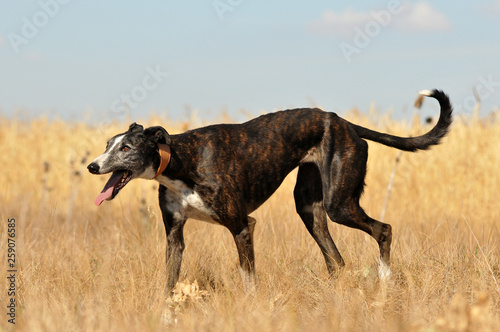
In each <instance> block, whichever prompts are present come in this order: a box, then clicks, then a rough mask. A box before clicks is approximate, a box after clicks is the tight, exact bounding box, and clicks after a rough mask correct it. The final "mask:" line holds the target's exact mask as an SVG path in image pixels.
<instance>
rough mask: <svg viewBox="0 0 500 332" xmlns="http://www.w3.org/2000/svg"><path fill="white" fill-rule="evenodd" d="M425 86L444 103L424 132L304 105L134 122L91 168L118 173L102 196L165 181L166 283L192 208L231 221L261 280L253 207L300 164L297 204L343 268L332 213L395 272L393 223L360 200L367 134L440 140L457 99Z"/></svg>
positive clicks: (403, 146)
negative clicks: (183, 125) (233, 115)
mask: <svg viewBox="0 0 500 332" xmlns="http://www.w3.org/2000/svg"><path fill="white" fill-rule="evenodd" d="M420 95H421V96H427V97H432V98H435V99H436V100H437V101H438V102H439V105H440V109H441V110H440V116H439V120H438V121H437V123H436V125H435V126H434V127H433V128H432V129H431V130H430V131H429V132H428V133H426V134H424V135H422V136H418V137H408V138H403V137H397V136H393V135H389V134H384V133H379V132H376V131H373V130H370V129H367V128H364V127H361V126H358V125H356V124H353V123H350V122H348V121H346V120H344V119H342V118H340V117H339V116H337V115H336V114H335V113H330V112H324V111H322V110H320V109H317V108H302V109H292V110H285V111H279V112H275V113H270V114H265V115H262V116H260V117H257V118H255V119H253V120H250V121H248V122H245V123H242V124H218V125H211V126H207V127H203V128H199V129H195V130H189V131H187V132H185V133H182V134H178V135H169V134H168V132H167V131H166V130H165V129H164V128H162V127H160V126H154V127H150V128H146V129H144V128H143V126H141V125H139V124H136V123H133V124H131V125H130V127H129V129H128V131H126V132H124V133H122V134H118V135H116V136H114V137H113V138H111V139H110V140H109V141H108V143H107V146H106V150H105V152H104V153H103V154H102V155H100V156H99V157H97V158H96V159H95V160H94V161H93V162H92V163H90V164H89V165H88V170H89V171H90V173H92V174H107V173H112V175H111V177H110V179H109V181H108V182H107V183H106V185H105V186H104V189H103V190H102V192H101V194H99V196H98V197H97V198H96V200H95V204H96V205H100V204H101V203H102V202H103V201H104V200H112V199H113V198H114V197H115V196H116V195H117V194H118V193H119V192H120V190H122V189H123V187H125V185H126V184H127V183H128V182H130V181H131V180H133V179H138V178H142V179H154V180H156V181H158V182H159V203H160V209H161V212H162V217H163V222H164V224H165V230H166V237H167V250H166V271H167V281H166V287H165V291H166V293H167V294H168V293H170V291H171V290H172V289H173V288H174V286H175V284H176V283H177V281H178V279H179V272H180V267H181V261H182V253H183V251H184V247H185V245H184V236H183V228H184V225H185V223H186V220H187V218H194V219H198V220H202V221H207V222H211V223H215V224H219V225H222V226H225V227H226V228H227V229H229V231H230V232H231V234H232V235H233V237H234V241H235V243H236V248H237V250H238V256H239V264H240V272H241V275H242V279H243V285H244V288H245V290H246V291H247V292H248V291H251V290H252V289H255V286H256V274H255V263H254V249H253V231H254V227H255V224H256V220H255V219H254V218H253V217H250V216H249V214H250V213H252V211H254V210H255V209H257V208H258V207H259V206H261V205H262V204H263V203H264V202H265V201H266V200H267V199H268V198H269V197H270V196H271V195H272V194H273V193H274V191H275V190H276V189H277V188H278V187H279V186H280V184H281V183H282V181H283V180H284V179H285V177H286V176H287V174H289V173H290V172H291V171H292V170H293V169H295V168H296V167H298V175H297V183H296V185H295V189H294V199H295V204H296V210H297V213H298V214H299V216H300V218H301V219H302V221H303V222H304V224H305V226H306V228H307V230H308V231H309V233H310V234H311V235H312V237H313V238H314V240H315V241H316V242H317V244H318V245H319V247H320V249H321V252H322V253H323V255H324V258H325V261H326V266H327V269H328V272H329V274H330V275H331V276H335V274H336V273H337V271H338V269H339V268H341V267H342V266H344V265H345V263H344V260H343V259H342V256H341V255H340V253H339V251H338V250H337V247H336V246H335V243H334V242H333V240H332V238H331V236H330V233H329V231H328V226H327V218H326V217H327V216H328V217H329V219H331V220H332V221H334V222H336V223H339V224H342V225H345V226H348V227H352V228H356V229H360V230H362V231H364V232H366V233H367V234H369V235H371V236H372V237H373V238H374V239H375V241H377V243H378V245H379V250H380V261H379V277H380V278H381V279H383V278H387V277H388V276H389V275H390V273H391V270H390V249H391V240H392V228H391V226H390V225H389V224H385V223H382V222H380V221H377V220H375V219H372V218H370V217H369V216H368V215H367V214H366V213H365V212H364V210H363V209H362V208H361V207H360V205H359V199H360V196H361V194H362V192H363V187H364V185H365V174H366V162H367V158H368V144H367V142H366V141H365V140H371V141H374V142H378V143H381V144H384V145H387V146H390V147H393V148H396V149H400V150H404V151H416V150H426V149H428V148H429V147H430V146H433V145H436V144H439V143H440V141H441V139H442V138H443V137H444V136H445V135H446V134H447V132H448V130H449V127H450V125H451V123H452V106H451V104H450V100H449V98H448V96H447V95H446V94H445V93H444V92H442V91H440V90H424V91H421V92H420Z"/></svg>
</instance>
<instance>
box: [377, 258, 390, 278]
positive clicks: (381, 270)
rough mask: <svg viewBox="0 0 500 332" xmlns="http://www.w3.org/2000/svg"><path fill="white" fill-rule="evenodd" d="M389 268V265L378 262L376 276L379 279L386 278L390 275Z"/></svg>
mask: <svg viewBox="0 0 500 332" xmlns="http://www.w3.org/2000/svg"><path fill="white" fill-rule="evenodd" d="M391 274H392V272H391V268H390V266H389V265H387V264H386V263H384V262H383V261H380V264H379V266H378V277H379V278H380V280H387V279H389V277H390V276H391Z"/></svg>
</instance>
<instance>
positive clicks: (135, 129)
mask: <svg viewBox="0 0 500 332" xmlns="http://www.w3.org/2000/svg"><path fill="white" fill-rule="evenodd" d="M143 129H144V127H143V126H141V125H140V124H137V123H135V122H134V123H132V124H131V125H130V127H128V131H129V132H131V133H140V132H141V131H142V130H143Z"/></svg>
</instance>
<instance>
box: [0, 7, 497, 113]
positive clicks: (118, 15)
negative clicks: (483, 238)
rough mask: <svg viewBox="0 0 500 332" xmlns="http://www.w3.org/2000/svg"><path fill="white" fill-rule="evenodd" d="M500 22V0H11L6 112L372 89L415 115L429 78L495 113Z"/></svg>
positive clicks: (197, 106) (462, 108) (458, 99)
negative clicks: (417, 99) (419, 94)
mask: <svg viewBox="0 0 500 332" xmlns="http://www.w3.org/2000/svg"><path fill="white" fill-rule="evenodd" d="M499 32H500V1H499V0H494V1H493V0H492V1H474V2H473V1H460V2H458V1H439V2H437V1H435V2H426V1H393V0H390V1H356V2H353V1H314V2H306V1H295V2H291V1H284V0H281V1H259V0H254V1H249V0H215V1H214V0H204V1H201V0H194V1H148V2H139V1H117V0H110V1H105V2H104V1H95V0H89V1H78V0H39V1H22V2H21V1H7V0H0V112H1V114H4V115H7V116H11V115H12V114H14V113H15V112H16V111H18V110H25V111H26V110H27V112H28V114H30V115H31V116H38V115H40V114H46V115H50V116H53V115H59V116H61V117H63V118H65V119H68V120H81V119H87V120H90V121H94V122H95V121H99V120H103V119H118V120H120V119H123V118H125V115H126V114H128V117H129V118H130V119H131V120H136V119H144V118H146V117H147V116H148V114H150V113H151V112H152V111H155V112H157V113H160V114H162V115H166V116H168V117H169V118H172V119H174V120H179V119H181V120H182V119H186V118H188V117H189V115H190V114H191V112H192V111H193V110H197V111H198V115H199V116H201V117H203V118H205V119H207V120H211V119H217V117H218V115H220V113H221V112H222V111H223V110H225V111H226V112H227V113H228V114H229V115H231V116H232V117H233V118H235V119H236V120H245V119H246V116H244V115H243V114H242V112H241V110H245V111H246V112H248V113H250V114H254V115H257V114H260V113H261V112H263V111H274V110H278V109H284V108H291V107H310V106H321V107H322V108H324V109H325V110H330V111H334V112H338V113H340V114H343V113H344V112H345V111H346V110H349V109H352V108H353V107H357V108H359V109H360V110H362V111H366V110H368V109H369V107H370V103H371V102H375V106H376V107H377V108H378V109H380V110H381V111H382V112H385V111H386V110H389V109H391V110H392V112H393V114H394V115H395V117H399V118H401V117H402V118H404V117H409V116H410V115H411V114H412V112H413V110H412V103H413V101H414V99H415V97H416V94H417V91H419V90H422V89H429V88H439V89H443V90H445V91H446V92H447V93H449V94H450V97H451V98H452V102H453V104H454V105H455V108H456V111H457V113H458V114H469V113H470V112H471V111H472V108H473V100H474V99H473V94H472V88H473V87H476V88H477V90H478V93H479V94H480V95H481V99H482V111H481V114H482V115H486V114H488V113H489V112H490V111H491V110H493V109H494V108H498V107H500V33H499ZM427 105H430V106H429V107H427V110H425V111H424V115H425V114H427V113H426V112H428V114H434V113H433V111H435V109H436V107H435V105H432V104H431V103H429V104H427Z"/></svg>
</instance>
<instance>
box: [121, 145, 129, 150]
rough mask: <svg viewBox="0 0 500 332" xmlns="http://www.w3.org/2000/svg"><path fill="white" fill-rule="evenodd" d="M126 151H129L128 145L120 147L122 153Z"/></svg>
mask: <svg viewBox="0 0 500 332" xmlns="http://www.w3.org/2000/svg"><path fill="white" fill-rule="evenodd" d="M128 150H130V147H129V146H128V145H125V146H124V147H122V151H123V152H127V151H128Z"/></svg>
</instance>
